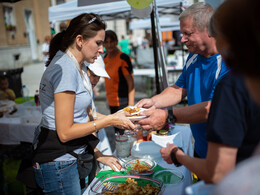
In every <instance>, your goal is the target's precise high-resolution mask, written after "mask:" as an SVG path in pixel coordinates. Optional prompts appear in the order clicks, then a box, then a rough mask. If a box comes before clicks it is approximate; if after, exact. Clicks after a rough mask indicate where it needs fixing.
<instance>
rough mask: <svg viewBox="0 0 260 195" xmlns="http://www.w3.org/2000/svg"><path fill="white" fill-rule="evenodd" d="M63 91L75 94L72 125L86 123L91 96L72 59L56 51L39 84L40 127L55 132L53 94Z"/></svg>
mask: <svg viewBox="0 0 260 195" xmlns="http://www.w3.org/2000/svg"><path fill="white" fill-rule="evenodd" d="M65 91H73V92H75V94H76V98H75V104H74V123H86V122H88V115H87V112H86V108H87V107H88V106H90V104H91V96H90V94H89V92H88V91H87V90H86V89H85V87H84V84H83V80H82V78H81V75H80V73H79V71H78V69H77V67H76V65H75V64H74V62H73V61H72V59H71V58H70V57H69V56H68V55H67V54H65V53H63V52H61V51H58V52H57V54H56V55H55V57H54V58H53V60H52V62H51V63H50V65H49V66H48V68H47V69H46V70H45V72H44V74H43V76H42V79H41V83H40V102H41V109H42V121H41V126H43V127H45V128H48V129H51V130H56V126H55V109H54V94H56V93H60V92H65ZM83 150H84V147H82V148H79V149H77V150H75V152H76V153H81V152H82V151H83ZM73 159H75V157H73V156H71V155H70V154H66V155H64V156H62V157H59V158H57V159H56V160H58V161H63V160H73Z"/></svg>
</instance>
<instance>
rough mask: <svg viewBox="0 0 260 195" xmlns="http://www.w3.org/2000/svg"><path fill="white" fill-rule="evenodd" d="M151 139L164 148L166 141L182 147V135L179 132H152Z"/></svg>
mask: <svg viewBox="0 0 260 195" xmlns="http://www.w3.org/2000/svg"><path fill="white" fill-rule="evenodd" d="M152 141H153V142H154V143H156V144H157V145H159V146H161V147H164V148H165V147H166V145H167V143H170V144H175V145H177V146H178V147H182V136H181V133H180V132H177V133H175V134H172V135H168V136H160V135H155V134H152Z"/></svg>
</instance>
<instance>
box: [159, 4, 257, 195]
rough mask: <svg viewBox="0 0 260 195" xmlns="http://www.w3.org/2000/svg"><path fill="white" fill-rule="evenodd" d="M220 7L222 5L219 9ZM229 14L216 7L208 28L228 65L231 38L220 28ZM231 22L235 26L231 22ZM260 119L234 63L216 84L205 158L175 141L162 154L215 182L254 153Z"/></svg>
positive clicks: (208, 181)
mask: <svg viewBox="0 0 260 195" xmlns="http://www.w3.org/2000/svg"><path fill="white" fill-rule="evenodd" d="M221 8H222V6H220V8H219V9H221ZM230 8H232V7H231V6H230ZM228 10H229V9H226V11H228ZM227 18H229V17H227V16H226V15H225V14H224V13H223V10H222V11H219V10H217V11H216V13H215V14H214V15H213V16H212V19H211V22H210V28H209V29H210V34H211V36H213V37H215V38H216V45H217V49H218V51H220V53H221V55H222V56H223V58H224V60H225V61H226V62H227V66H229V63H230V64H232V62H231V61H230V58H229V55H230V53H229V47H227V45H229V44H226V43H227V42H228V41H227V40H225V34H223V33H222V32H221V31H220V30H219V28H221V27H219V26H221V24H222V22H223V23H225V22H224V21H226V20H227ZM233 19H235V18H233ZM235 20H236V19H235ZM229 25H230V26H229V27H231V28H232V24H231V23H229ZM223 29H224V28H223ZM225 30H226V29H225ZM228 32H229V31H228ZM232 51H233V50H232ZM231 56H232V55H231ZM259 120H260V107H259V106H258V105H257V104H256V103H255V102H254V101H253V100H252V98H251V96H250V94H249V92H248V90H247V89H246V86H245V83H244V80H243V77H242V76H241V75H240V74H239V73H237V70H236V68H235V67H234V68H233V69H231V71H230V73H228V74H226V75H225V76H224V77H223V79H222V80H221V81H220V82H219V83H218V84H217V86H216V89H215V92H214V97H213V100H212V104H211V109H210V113H209V118H208V121H207V126H206V130H207V140H208V144H209V147H208V152H207V157H206V159H197V158H192V157H190V156H188V155H185V154H184V153H183V152H182V151H180V150H178V147H177V146H176V145H174V144H169V145H168V146H167V147H166V148H163V149H161V154H162V157H163V158H164V159H165V160H166V162H168V163H173V162H174V161H175V163H176V162H178V163H179V164H182V165H184V166H186V167H187V168H188V169H189V170H191V171H192V172H194V173H195V174H197V175H198V176H199V177H200V178H201V179H203V180H204V181H205V182H206V183H215V184H216V183H218V182H220V181H221V180H222V179H223V178H224V177H225V176H226V175H227V174H228V173H229V172H230V171H232V170H233V169H234V168H235V166H236V165H237V164H238V163H240V162H242V161H244V160H246V159H248V158H249V157H250V156H251V155H252V154H253V152H254V151H255V149H256V148H257V145H258V143H259V140H260V132H259V129H260V125H259V122H258V121H259ZM171 157H172V158H171ZM228 194H233V193H228Z"/></svg>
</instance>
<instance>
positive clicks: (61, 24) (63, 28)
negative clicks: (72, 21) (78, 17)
mask: <svg viewBox="0 0 260 195" xmlns="http://www.w3.org/2000/svg"><path fill="white" fill-rule="evenodd" d="M67 27H68V26H67V24H66V23H65V22H61V23H60V32H61V31H64V30H66V29H67Z"/></svg>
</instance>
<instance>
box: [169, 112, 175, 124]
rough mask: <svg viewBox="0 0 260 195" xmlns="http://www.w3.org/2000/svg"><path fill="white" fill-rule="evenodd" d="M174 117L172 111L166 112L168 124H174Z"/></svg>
mask: <svg viewBox="0 0 260 195" xmlns="http://www.w3.org/2000/svg"><path fill="white" fill-rule="evenodd" d="M176 120H177V119H176V117H175V116H174V114H173V110H168V118H167V122H168V124H174V123H175V122H176Z"/></svg>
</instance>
